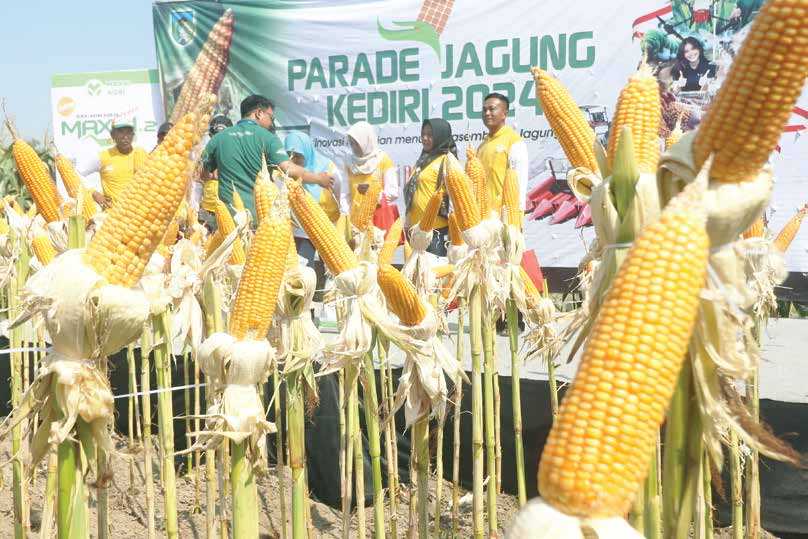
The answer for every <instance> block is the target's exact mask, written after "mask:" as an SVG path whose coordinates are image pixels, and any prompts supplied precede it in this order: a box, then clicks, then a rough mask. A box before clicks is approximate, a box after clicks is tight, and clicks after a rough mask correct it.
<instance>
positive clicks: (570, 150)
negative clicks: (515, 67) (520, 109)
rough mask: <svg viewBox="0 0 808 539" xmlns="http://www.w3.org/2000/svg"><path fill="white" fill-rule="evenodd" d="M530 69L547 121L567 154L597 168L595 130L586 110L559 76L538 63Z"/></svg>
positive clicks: (573, 162) (580, 163)
mask: <svg viewBox="0 0 808 539" xmlns="http://www.w3.org/2000/svg"><path fill="white" fill-rule="evenodd" d="M531 71H532V73H533V79H534V80H535V81H536V99H538V100H539V101H540V102H541V106H542V108H543V109H544V114H545V116H546V117H547V122H548V123H549V124H550V127H551V128H552V129H553V132H554V133H555V134H556V136H557V137H558V142H559V143H560V144H561V148H562V149H563V150H564V155H566V156H567V159H569V162H570V164H571V165H572V166H573V167H586V168H588V169H589V170H591V171H592V172H598V170H599V169H598V160H597V158H596V157H595V150H594V144H595V132H594V131H593V130H592V127H591V126H590V125H589V122H587V121H586V117H585V116H584V113H583V111H581V109H580V108H579V107H578V104H577V103H576V102H575V100H574V99H573V98H572V96H571V95H570V93H569V92H568V91H567V89H566V88H565V87H564V85H563V84H561V82H560V81H559V80H557V79H556V78H555V77H553V76H551V75H550V74H549V73H547V72H546V71H544V70H543V69H540V68H538V67H534V68H533V69H531Z"/></svg>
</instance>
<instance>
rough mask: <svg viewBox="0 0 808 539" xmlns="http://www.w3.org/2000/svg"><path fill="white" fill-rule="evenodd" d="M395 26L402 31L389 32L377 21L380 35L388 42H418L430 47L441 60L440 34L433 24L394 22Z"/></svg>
mask: <svg viewBox="0 0 808 539" xmlns="http://www.w3.org/2000/svg"><path fill="white" fill-rule="evenodd" d="M393 24H395V25H396V26H400V27H401V29H398V30H388V29H387V28H385V27H383V26H382V23H381V21H379V20H378V19H377V20H376V25H377V26H378V28H379V35H380V36H382V38H384V39H386V40H388V41H418V42H421V43H424V44H426V45H429V46H430V47H432V50H434V51H435V54H437V55H438V60H439V61H440V60H441V54H440V34H438V32H437V30H435V28H434V27H433V26H432V25H431V24H429V23H428V22H424V21H394V22H393Z"/></svg>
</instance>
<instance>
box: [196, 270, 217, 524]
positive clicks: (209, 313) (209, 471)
mask: <svg viewBox="0 0 808 539" xmlns="http://www.w3.org/2000/svg"><path fill="white" fill-rule="evenodd" d="M202 304H203V306H204V308H203V309H202V312H203V313H204V316H205V331H206V332H207V334H208V335H213V334H214V333H219V332H222V331H224V320H222V309H221V295H220V291H219V288H218V287H217V286H216V283H215V281H214V280H213V276H212V275H208V277H207V278H206V279H205V282H204V284H203V288H202ZM212 398H213V397H212V394H211V392H210V391H206V392H205V400H206V401H207V403H206V404H207V407H210V405H211V404H212V403H213V401H212ZM197 431H199V428H197ZM205 485H206V488H205V501H206V504H205V505H206V507H207V509H206V511H205V529H206V532H207V536H208V537H215V536H216V515H217V514H218V515H219V516H220V521H223V520H224V517H223V508H222V506H221V505H217V502H218V499H217V498H218V496H217V494H218V492H217V491H218V484H217V479H216V452H215V451H214V450H213V449H208V450H206V451H205Z"/></svg>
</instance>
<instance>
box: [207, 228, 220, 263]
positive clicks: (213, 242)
mask: <svg viewBox="0 0 808 539" xmlns="http://www.w3.org/2000/svg"><path fill="white" fill-rule="evenodd" d="M222 241H224V235H223V234H222V231H221V230H217V231H216V232H214V233H213V234H211V235H210V236H208V240H207V241H206V242H205V256H206V257H208V256H210V255H212V254H213V251H215V250H216V249H217V248H218V247H219V246H220V245H221V244H222Z"/></svg>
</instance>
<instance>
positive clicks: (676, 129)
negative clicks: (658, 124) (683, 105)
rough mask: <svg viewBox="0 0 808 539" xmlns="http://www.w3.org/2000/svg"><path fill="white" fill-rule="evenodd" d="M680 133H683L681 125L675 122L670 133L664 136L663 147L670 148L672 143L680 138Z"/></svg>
mask: <svg viewBox="0 0 808 539" xmlns="http://www.w3.org/2000/svg"><path fill="white" fill-rule="evenodd" d="M682 135H684V132H683V131H682V127H681V126H680V125H679V123H678V122H677V124H676V127H674V128H673V131H671V134H670V135H668V136H667V137H666V138H665V149H666V150H670V149H671V148H672V147H673V145H674V144H676V143H677V142H679V139H681V138H682Z"/></svg>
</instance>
